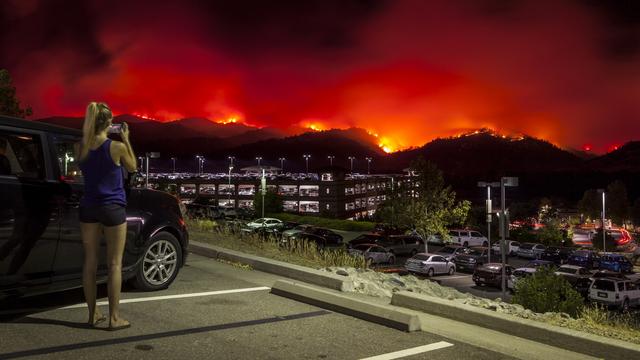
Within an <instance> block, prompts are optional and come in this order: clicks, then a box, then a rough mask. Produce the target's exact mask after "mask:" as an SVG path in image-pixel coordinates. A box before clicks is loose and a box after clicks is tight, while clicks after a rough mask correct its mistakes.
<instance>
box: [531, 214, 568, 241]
mask: <svg viewBox="0 0 640 360" xmlns="http://www.w3.org/2000/svg"><path fill="white" fill-rule="evenodd" d="M536 237H537V239H538V242H540V243H542V244H544V245H547V246H560V245H563V242H564V232H563V231H562V228H560V224H558V221H555V220H554V221H548V222H546V223H544V226H543V227H542V228H541V229H540V230H538V233H537V234H536Z"/></svg>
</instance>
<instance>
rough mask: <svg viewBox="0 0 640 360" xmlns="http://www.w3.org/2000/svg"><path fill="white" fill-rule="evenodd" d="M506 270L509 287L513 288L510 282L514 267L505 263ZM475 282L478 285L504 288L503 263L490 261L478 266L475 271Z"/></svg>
mask: <svg viewBox="0 0 640 360" xmlns="http://www.w3.org/2000/svg"><path fill="white" fill-rule="evenodd" d="M504 271H505V275H506V279H507V288H511V284H510V283H511V274H512V272H513V267H511V265H505V269H504ZM473 282H474V283H476V285H477V286H483V285H489V286H493V287H497V288H502V264H501V263H488V264H484V265H482V266H478V267H477V268H476V269H475V270H474V271H473Z"/></svg>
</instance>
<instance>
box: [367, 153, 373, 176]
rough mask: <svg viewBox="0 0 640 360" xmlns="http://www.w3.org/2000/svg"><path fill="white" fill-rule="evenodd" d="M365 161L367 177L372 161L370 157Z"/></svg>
mask: <svg viewBox="0 0 640 360" xmlns="http://www.w3.org/2000/svg"><path fill="white" fill-rule="evenodd" d="M365 159H367V175H370V174H371V160H372V159H371V158H370V157H367V158H365Z"/></svg>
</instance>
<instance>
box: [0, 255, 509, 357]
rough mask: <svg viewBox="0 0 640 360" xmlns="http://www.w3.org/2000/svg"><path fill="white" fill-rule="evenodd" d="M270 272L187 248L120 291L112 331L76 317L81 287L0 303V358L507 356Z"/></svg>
mask: <svg viewBox="0 0 640 360" xmlns="http://www.w3.org/2000/svg"><path fill="white" fill-rule="evenodd" d="M276 279H278V277H277V276H274V275H270V274H266V273H261V272H258V271H250V270H245V269H241V268H239V267H236V266H232V265H229V264H224V263H220V262H217V261H214V260H212V259H208V258H204V257H201V256H197V255H194V254H191V255H190V257H189V261H188V264H187V266H185V267H184V268H183V269H182V271H181V273H180V275H179V276H178V278H177V280H176V282H175V283H174V284H173V285H172V286H171V288H169V289H168V290H163V291H158V292H153V293H140V292H136V291H133V290H128V291H125V292H124V293H123V304H122V314H123V316H125V317H126V318H128V319H129V320H130V321H131V322H132V324H133V326H132V327H131V328H129V329H125V330H120V331H117V332H108V331H101V330H95V329H88V328H87V327H86V326H85V325H84V324H83V322H84V321H85V320H86V317H87V314H86V308H85V307H83V305H82V301H83V297H82V292H81V291H80V290H72V291H66V292H63V293H59V294H54V295H46V296H37V297H32V298H28V299H24V300H21V301H19V302H17V303H12V304H3V305H2V307H0V309H1V310H0V319H1V320H2V322H1V323H0V359H20V358H30V359H31V358H34V359H62V358H64V359H69V358H73V359H92V360H93V359H113V358H124V359H126V358H135V359H205V358H206V359H211V358H215V359H366V358H369V357H373V356H380V355H384V354H389V353H394V352H397V351H402V350H408V349H409V351H408V352H407V353H406V354H411V353H412V352H414V353H415V354H414V355H411V356H410V358H411V359H447V360H450V359H474V360H481V359H492V360H497V359H510V357H508V356H505V355H502V354H499V353H496V352H492V351H489V350H486V349H484V348H480V347H476V346H472V345H468V344H466V343H463V342H461V341H458V340H456V339H451V338H445V337H442V336H439V335H435V334H432V333H426V332H415V333H405V332H401V331H398V330H394V329H391V328H387V327H384V326H381V325H377V324H374V323H370V322H366V321H364V320H360V319H356V318H353V317H349V316H346V315H342V314H339V313H334V312H331V311H326V310H324V309H321V308H317V307H314V306H311V305H307V304H304V303H300V302H296V301H293V300H290V299H287V298H283V297H279V296H276V295H272V294H270V292H269V287H270V286H271V285H272V284H273V282H274V281H275V280H276ZM233 291H236V292H233ZM99 296H102V297H104V296H105V289H104V286H101V287H100V294H99ZM172 296H173V297H172ZM101 300H103V301H104V300H105V299H104V298H102V299H101ZM102 309H103V311H104V312H106V311H107V310H106V306H105V305H103V306H102ZM406 354H405V356H406ZM398 356H399V357H398ZM405 356H400V355H396V356H394V355H384V356H383V357H381V358H380V359H393V358H400V357H402V358H404V357H405Z"/></svg>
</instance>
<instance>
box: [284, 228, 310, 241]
mask: <svg viewBox="0 0 640 360" xmlns="http://www.w3.org/2000/svg"><path fill="white" fill-rule="evenodd" d="M311 228H313V226H312V225H308V224H300V225H297V226H295V227H293V228H291V229H286V230H284V231H282V241H287V240H288V239H289V238H291V237H293V236H294V235H296V234H298V233H301V232H305V231H307V230H309V229H311Z"/></svg>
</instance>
